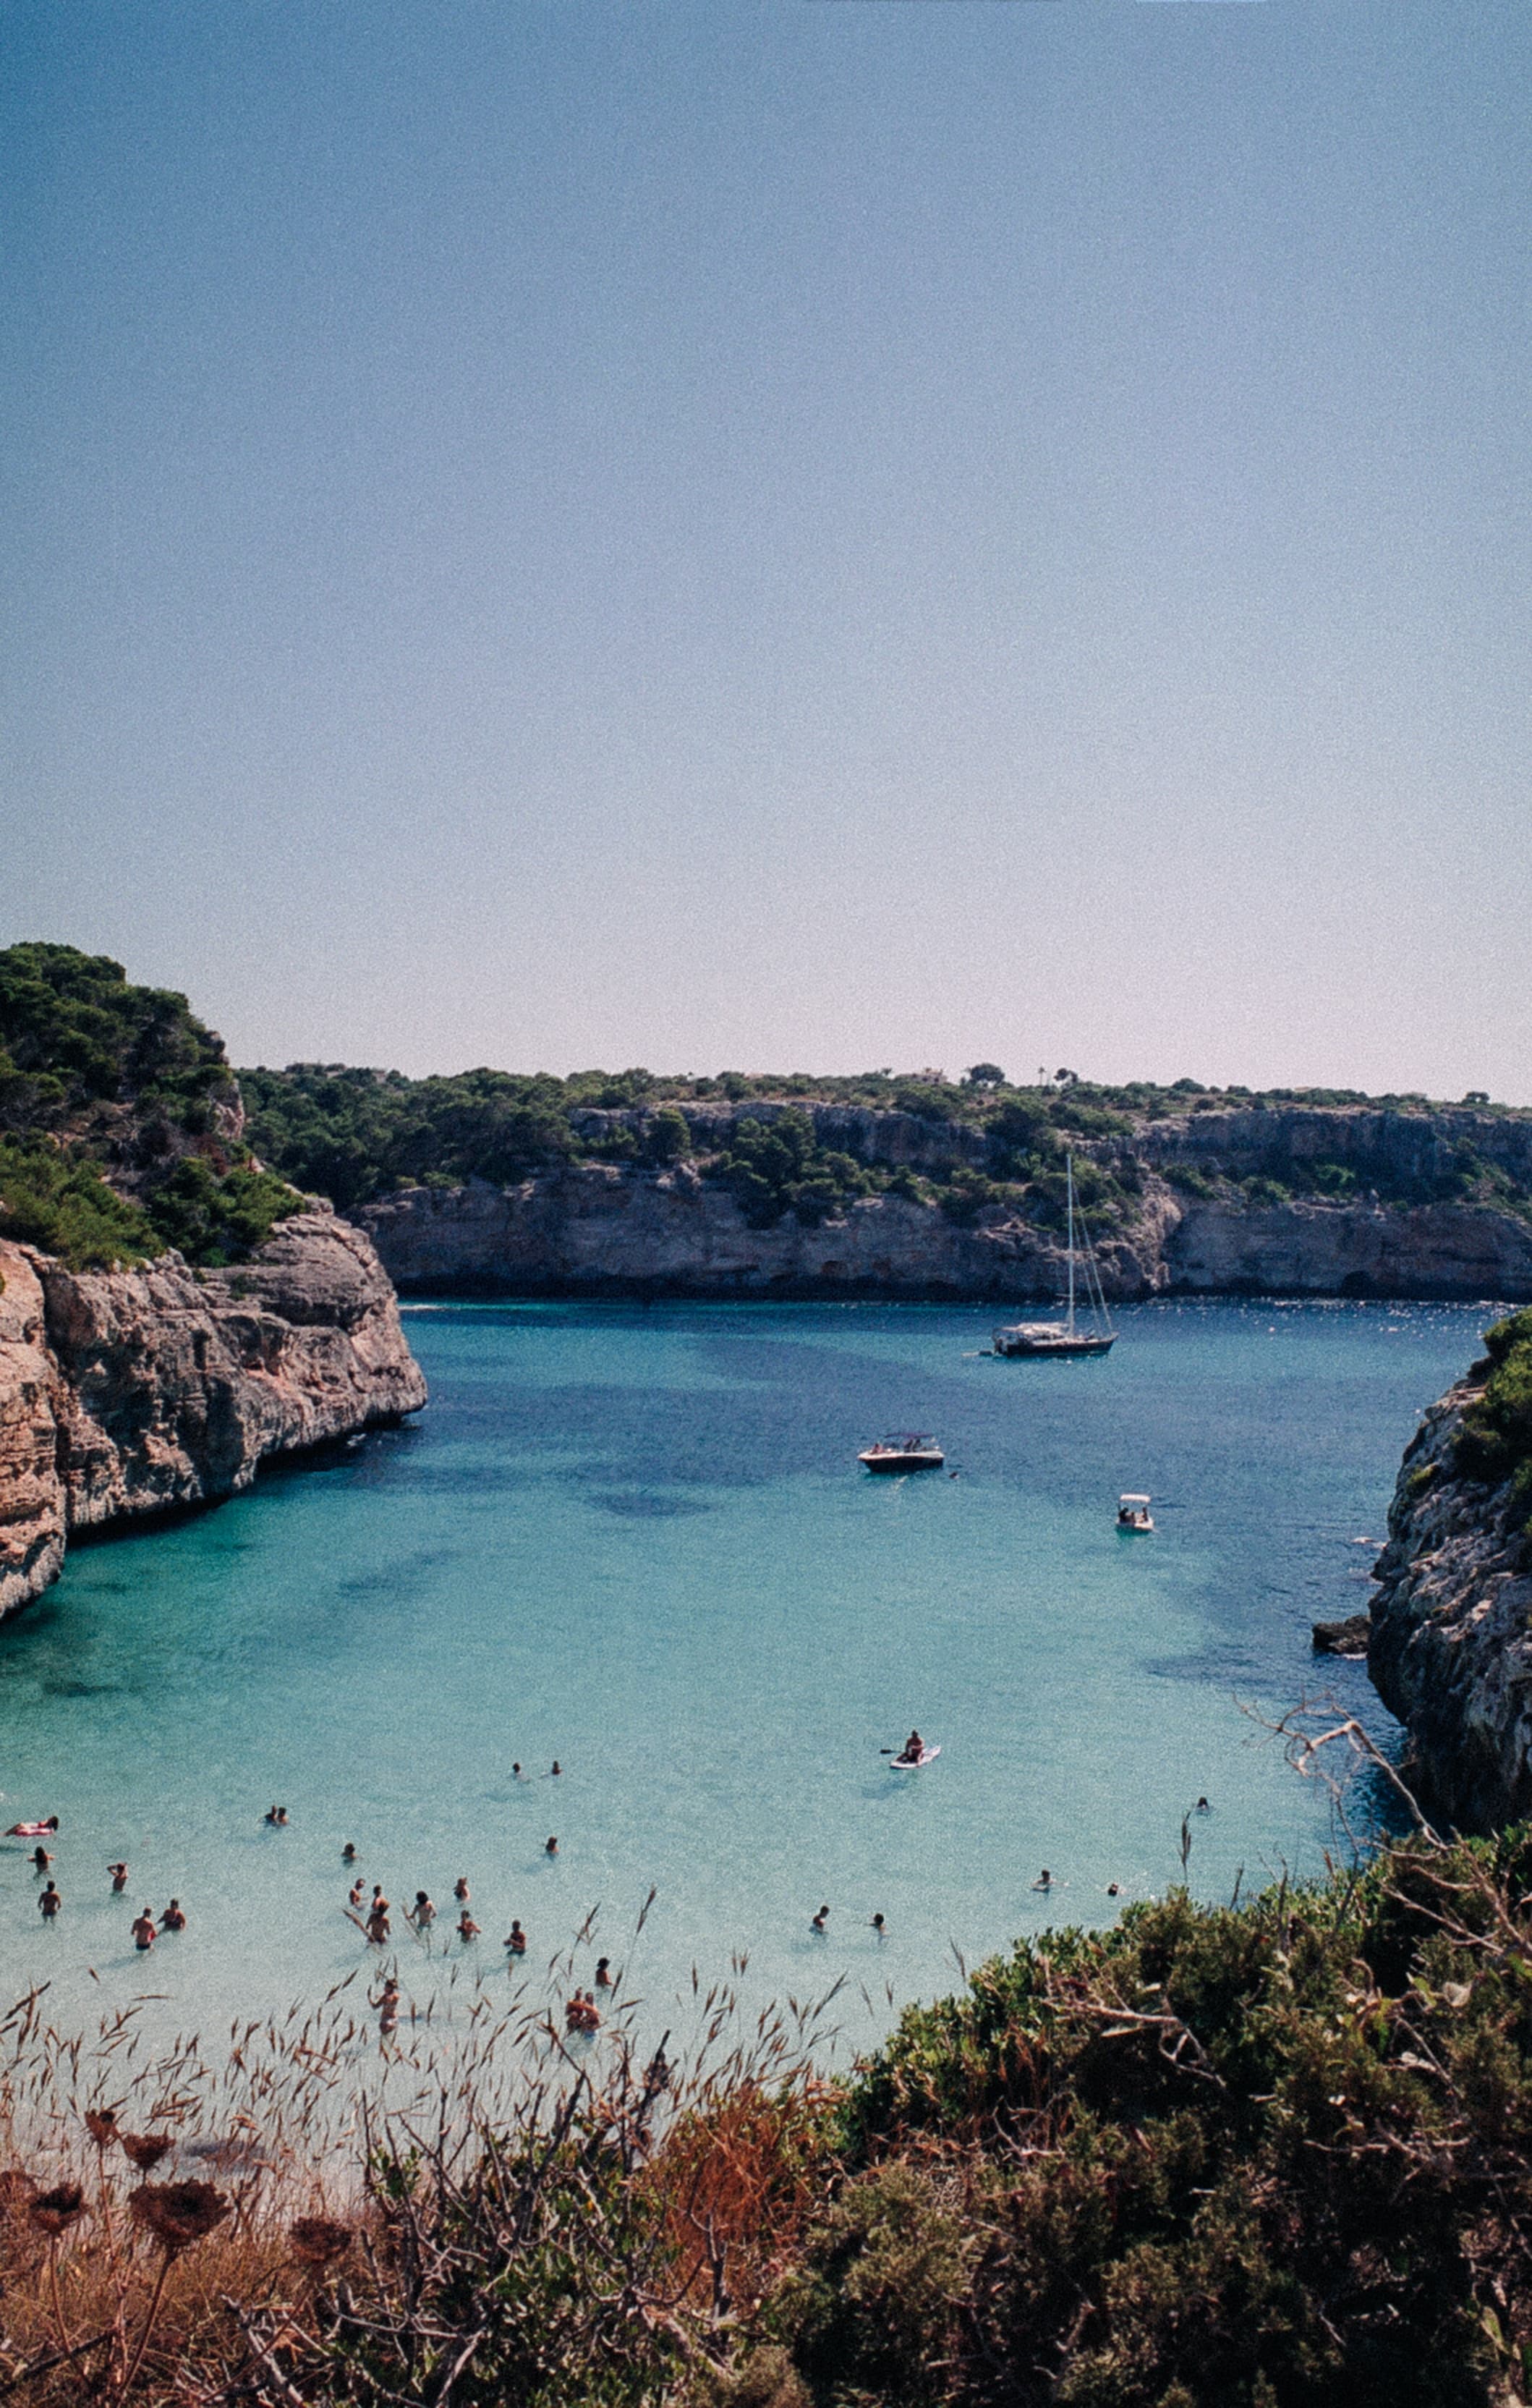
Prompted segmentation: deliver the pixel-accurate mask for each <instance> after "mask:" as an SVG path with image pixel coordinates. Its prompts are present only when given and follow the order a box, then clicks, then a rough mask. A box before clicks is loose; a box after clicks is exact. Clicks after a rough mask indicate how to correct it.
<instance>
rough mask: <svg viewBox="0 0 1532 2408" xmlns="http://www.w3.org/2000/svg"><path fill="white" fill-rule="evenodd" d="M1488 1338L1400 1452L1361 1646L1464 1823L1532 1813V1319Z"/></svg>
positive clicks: (1445, 1812) (1426, 1781)
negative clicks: (1529, 1401) (1531, 1398)
mask: <svg viewBox="0 0 1532 2408" xmlns="http://www.w3.org/2000/svg"><path fill="white" fill-rule="evenodd" d="M1489 1345H1490V1348H1491V1352H1490V1354H1489V1355H1486V1356H1485V1358H1484V1359H1483V1360H1482V1361H1481V1362H1479V1363H1477V1364H1475V1365H1474V1366H1473V1368H1472V1369H1471V1370H1470V1371H1469V1373H1468V1376H1467V1378H1466V1379H1464V1380H1463V1381H1461V1382H1460V1383H1458V1384H1457V1385H1456V1386H1455V1387H1453V1388H1452V1389H1450V1390H1449V1391H1448V1393H1447V1395H1446V1396H1444V1397H1443V1398H1440V1399H1439V1402H1438V1403H1437V1404H1435V1405H1433V1406H1432V1408H1431V1410H1430V1412H1428V1413H1427V1414H1426V1415H1425V1419H1424V1421H1423V1422H1422V1424H1421V1426H1420V1428H1419V1429H1418V1430H1417V1431H1416V1433H1415V1436H1414V1438H1413V1439H1412V1440H1411V1441H1410V1446H1409V1448H1408V1449H1407V1451H1406V1454H1405V1457H1404V1462H1403V1464H1402V1466H1401V1468H1400V1471H1399V1478H1398V1484H1397V1486H1396V1490H1395V1495H1394V1501H1393V1505H1392V1507H1391V1508H1390V1512H1389V1520H1388V1542H1387V1544H1386V1546H1385V1547H1384V1549H1383V1552H1382V1555H1381V1556H1380V1557H1379V1559H1378V1564H1377V1568H1376V1570H1377V1580H1378V1584H1379V1585H1378V1589H1377V1592H1376V1595H1375V1597H1374V1599H1373V1604H1372V1614H1371V1631H1370V1637H1369V1643H1368V1649H1367V1668H1368V1670H1369V1672H1370V1674H1371V1677H1372V1681H1373V1684H1374V1686H1375V1687H1376V1688H1377V1690H1378V1693H1379V1695H1380V1696H1381V1697H1382V1699H1383V1702H1384V1704H1385V1705H1386V1706H1387V1707H1388V1708H1389V1710H1390V1712H1391V1713H1395V1714H1396V1715H1397V1716H1398V1717H1399V1720H1400V1721H1401V1722H1402V1723H1404V1724H1405V1726H1406V1727H1407V1729H1408V1731H1409V1734H1410V1755H1409V1765H1408V1768H1407V1770H1408V1771H1409V1773H1410V1778H1411V1779H1412V1783H1413V1785H1414V1787H1415V1788H1416V1790H1417V1793H1418V1794H1419V1795H1420V1797H1421V1799H1422V1801H1423V1803H1424V1804H1425V1806H1426V1807H1427V1808H1428V1810H1429V1811H1430V1812H1431V1813H1433V1814H1434V1815H1436V1816H1437V1817H1439V1819H1440V1820H1442V1821H1444V1822H1448V1823H1452V1824H1454V1825H1456V1826H1458V1827H1459V1828H1464V1829H1468V1830H1491V1829H1495V1828H1499V1827H1500V1826H1502V1825H1504V1824H1506V1823H1510V1822H1519V1821H1522V1820H1525V1818H1526V1817H1527V1816H1528V1815H1529V1814H1532V1536H1529V1535H1528V1527H1527V1518H1528V1503H1529V1498H1528V1486H1529V1482H1528V1475H1527V1469H1526V1464H1527V1456H1526V1455H1525V1451H1524V1449H1525V1419H1526V1412H1527V1408H1526V1403H1525V1398H1526V1397H1527V1395H1528V1394H1529V1393H1532V1390H1529V1389H1528V1385H1527V1373H1528V1369H1529V1368H1532V1314H1527V1313H1522V1314H1519V1315H1517V1316H1516V1317H1515V1319H1514V1320H1512V1321H1511V1322H1508V1323H1502V1324H1501V1325H1500V1326H1499V1327H1498V1329H1496V1330H1492V1331H1491V1333H1490V1338H1489ZM1518 1419H1520V1421H1521V1423H1522V1424H1523V1425H1524V1428H1523V1430H1522V1431H1520V1432H1519V1431H1518V1428H1517V1422H1518ZM1496 1425H1498V1426H1499V1427H1498V1429H1497V1428H1496ZM1508 1429H1509V1435H1507V1431H1508Z"/></svg>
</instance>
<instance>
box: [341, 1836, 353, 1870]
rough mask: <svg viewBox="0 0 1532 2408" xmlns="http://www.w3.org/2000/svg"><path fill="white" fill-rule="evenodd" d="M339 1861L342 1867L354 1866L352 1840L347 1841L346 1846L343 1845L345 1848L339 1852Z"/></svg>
mask: <svg viewBox="0 0 1532 2408" xmlns="http://www.w3.org/2000/svg"><path fill="white" fill-rule="evenodd" d="M340 1861H341V1863H342V1864H343V1865H354V1864H355V1862H356V1842H355V1841H354V1840H348V1841H347V1842H346V1844H345V1846H344V1847H343V1848H342V1849H341V1851H340Z"/></svg>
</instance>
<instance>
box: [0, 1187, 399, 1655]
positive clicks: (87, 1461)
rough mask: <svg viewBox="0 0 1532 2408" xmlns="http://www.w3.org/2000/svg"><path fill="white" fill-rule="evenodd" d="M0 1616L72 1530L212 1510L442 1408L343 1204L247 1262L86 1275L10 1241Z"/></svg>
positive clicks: (284, 1228) (289, 1228)
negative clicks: (305, 1453)
mask: <svg viewBox="0 0 1532 2408" xmlns="http://www.w3.org/2000/svg"><path fill="white" fill-rule="evenodd" d="M0 1279H3V1280H4V1283H5V1284H4V1290H3V1292H0V1614H4V1613H8V1612H10V1611H11V1610H12V1609H13V1608H15V1607H16V1606H18V1605H21V1604H24V1603H25V1602H26V1600H27V1599H28V1598H31V1597H35V1596H36V1594H37V1593H38V1591H39V1590H40V1589H42V1588H44V1587H46V1586H47V1584H48V1583H49V1582H50V1580H52V1579H53V1578H54V1577H55V1575H56V1574H57V1571H58V1570H59V1566H60V1564H61V1563H62V1561H63V1559H64V1546H65V1543H66V1541H67V1538H68V1534H69V1532H70V1531H71V1530H76V1529H81V1528H85V1527H103V1526H107V1525H110V1524H113V1523H122V1522H125V1521H129V1520H133V1519H136V1518H139V1517H142V1516H144V1515H147V1514H153V1513H160V1512H167V1511H170V1510H173V1509H176V1508H179V1507H186V1506H192V1505H199V1504H206V1503H211V1502H213V1501H214V1500H216V1499H217V1498H224V1497H229V1496H232V1495H234V1494H235V1493H236V1491H237V1490H239V1489H241V1488H246V1487H248V1486H249V1485H250V1484H251V1481H252V1480H253V1479H254V1477H255V1474H256V1471H257V1469H259V1467H260V1465H261V1464H262V1463H264V1462H265V1461H268V1460H269V1459H270V1458H271V1457H273V1456H276V1455H287V1454H292V1453H294V1452H295V1451H298V1450H301V1449H303V1448H307V1447H312V1446H317V1445H321V1444H322V1443H324V1442H325V1441H330V1440H335V1439H340V1438H345V1437H348V1436H350V1435H351V1434H352V1433H353V1432H355V1431H359V1430H365V1429H370V1428H375V1427H378V1426H382V1425H384V1424H387V1423H390V1422H394V1421H397V1420H398V1418H399V1417H400V1415H401V1414H404V1413H408V1412H415V1411H417V1410H418V1409H419V1407H420V1406H422V1405H423V1403H424V1402H425V1383H424V1381H423V1379H422V1376H421V1373H420V1370H419V1369H418V1367H417V1366H416V1364H415V1361H414V1359H413V1357H412V1356H411V1355H410V1353H409V1349H408V1346H407V1345H406V1343H405V1338H404V1332H403V1330H402V1328H401V1326H400V1323H399V1314H398V1307H397V1303H396V1300H395V1298H394V1291H393V1289H392V1287H391V1285H390V1283H389V1281H388V1278H387V1276H386V1274H385V1273H384V1271H383V1269H382V1267H381V1266H380V1264H379V1260H378V1257H377V1255H376V1254H375V1253H374V1251H373V1248H372V1246H371V1245H370V1244H369V1242H368V1241H367V1240H366V1238H365V1236H363V1234H362V1233H361V1232H360V1231H359V1230H357V1229H355V1228H353V1227H352V1226H351V1225H350V1224H349V1223H348V1222H345V1221H340V1220H337V1219H336V1218H335V1216H334V1215H333V1214H331V1213H330V1212H328V1211H311V1212H305V1213H301V1214H298V1215H295V1216H294V1217H293V1218H291V1219H288V1220H285V1221H283V1222H282V1223H281V1224H280V1225H279V1228H278V1230H277V1232H276V1234H275V1236H273V1237H272V1238H271V1239H270V1240H268V1241H267V1242H266V1244H265V1245H264V1246H262V1247H260V1248H259V1249H258V1250H257V1251H256V1252H255V1253H254V1254H251V1257H250V1259H249V1260H248V1261H247V1262H245V1263H243V1264H241V1265H240V1266H239V1267H238V1268H237V1269H222V1270H211V1269H208V1270H194V1269H190V1268H189V1267H188V1266H187V1265H186V1264H185V1263H184V1262H183V1261H182V1260H181V1259H180V1257H179V1255H177V1254H164V1255H162V1256H160V1257H159V1258H158V1259H157V1260H156V1261H155V1262H153V1263H151V1264H150V1265H148V1266H146V1267H145V1268H143V1269H138V1270H133V1271H71V1270H67V1269H64V1267H63V1266H62V1265H61V1264H60V1263H59V1262H58V1261H56V1260H55V1259H53V1258H51V1257H50V1256H49V1255H46V1254H39V1253H38V1252H36V1250H35V1249H34V1248H32V1247H28V1246H18V1245H12V1244H7V1243H5V1242H3V1241H0Z"/></svg>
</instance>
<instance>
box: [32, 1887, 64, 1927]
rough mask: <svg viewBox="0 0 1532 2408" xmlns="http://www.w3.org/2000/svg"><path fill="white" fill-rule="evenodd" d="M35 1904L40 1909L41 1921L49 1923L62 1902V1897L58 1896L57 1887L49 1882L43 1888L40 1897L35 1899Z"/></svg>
mask: <svg viewBox="0 0 1532 2408" xmlns="http://www.w3.org/2000/svg"><path fill="white" fill-rule="evenodd" d="M37 1904H38V1906H39V1907H40V1908H41V1910H42V1918H43V1921H44V1922H45V1923H51V1922H52V1920H53V1917H54V1916H55V1914H57V1913H58V1911H59V1909H60V1907H61V1906H62V1905H63V1904H64V1900H63V1899H62V1898H61V1897H60V1896H59V1894H58V1891H57V1889H56V1888H55V1887H54V1885H53V1884H52V1883H51V1882H50V1883H49V1884H48V1885H47V1887H46V1888H45V1889H44V1891H43V1893H42V1895H41V1897H40V1898H39V1899H38V1900H37Z"/></svg>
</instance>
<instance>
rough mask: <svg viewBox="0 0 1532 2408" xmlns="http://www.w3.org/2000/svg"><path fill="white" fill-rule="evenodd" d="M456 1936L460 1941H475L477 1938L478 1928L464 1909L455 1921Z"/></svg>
mask: <svg viewBox="0 0 1532 2408" xmlns="http://www.w3.org/2000/svg"><path fill="white" fill-rule="evenodd" d="M457 1936H458V1938H459V1939H460V1940H477V1939H478V1937H479V1926H478V1924H477V1923H476V1922H475V1921H474V1919H473V1916H472V1915H471V1914H469V1913H468V1910H467V1908H466V1907H465V1908H464V1910H463V1912H462V1914H460V1915H459V1916H458V1919H457Z"/></svg>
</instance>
